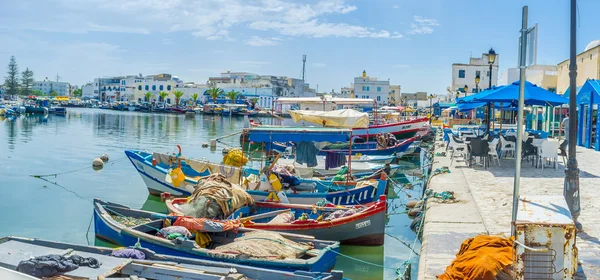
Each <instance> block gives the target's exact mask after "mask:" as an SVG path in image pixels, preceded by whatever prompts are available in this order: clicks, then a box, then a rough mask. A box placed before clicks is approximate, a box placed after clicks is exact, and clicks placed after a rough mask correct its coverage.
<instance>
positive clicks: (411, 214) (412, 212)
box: [408, 208, 421, 217]
mask: <svg viewBox="0 0 600 280" xmlns="http://www.w3.org/2000/svg"><path fill="white" fill-rule="evenodd" d="M419 212H421V208H413V209H410V211H408V216H409V217H416V216H417V215H418V214H419Z"/></svg>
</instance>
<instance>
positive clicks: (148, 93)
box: [144, 92, 152, 102]
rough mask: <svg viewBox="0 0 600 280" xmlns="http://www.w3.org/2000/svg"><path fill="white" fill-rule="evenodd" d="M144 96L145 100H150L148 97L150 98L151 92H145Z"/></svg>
mask: <svg viewBox="0 0 600 280" xmlns="http://www.w3.org/2000/svg"><path fill="white" fill-rule="evenodd" d="M144 97H146V102H150V98H152V92H146V94H145V95H144Z"/></svg>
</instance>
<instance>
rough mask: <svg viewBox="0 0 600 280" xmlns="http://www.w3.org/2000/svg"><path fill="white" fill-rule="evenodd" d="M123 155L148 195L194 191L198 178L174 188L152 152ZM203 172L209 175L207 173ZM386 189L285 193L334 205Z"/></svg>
mask: <svg viewBox="0 0 600 280" xmlns="http://www.w3.org/2000/svg"><path fill="white" fill-rule="evenodd" d="M125 155H127V157H128V158H129V160H130V161H131V163H132V164H133V166H134V167H135V169H136V170H137V171H138V173H139V174H140V176H141V177H142V180H144V183H145V184H146V187H147V188H148V191H149V192H150V194H153V195H160V194H161V193H164V192H166V193H170V194H171V195H173V196H178V197H184V196H189V195H191V194H192V192H193V191H194V186H195V185H196V184H197V183H198V181H195V180H193V179H190V178H186V179H185V181H184V182H183V183H182V184H181V186H180V187H175V186H173V184H171V183H168V182H166V180H165V176H166V174H167V168H165V167H162V166H160V165H156V166H153V165H152V154H149V153H146V152H142V151H132V150H126V151H125ZM183 171H184V173H187V172H186V168H185V166H184V168H183ZM244 172H246V171H244ZM248 173H249V174H250V173H253V172H251V171H248ZM204 175H208V173H206V174H204ZM200 176H202V174H200ZM386 188H387V180H385V179H382V180H379V181H378V183H377V185H376V186H365V187H361V188H352V189H348V190H344V191H338V192H328V193H323V192H310V193H302V192H300V193H287V198H288V200H289V201H290V203H293V204H311V205H312V204H314V203H317V202H319V201H321V200H323V199H326V200H327V201H330V202H332V203H333V204H335V205H354V204H364V203H369V202H373V201H376V200H377V199H378V198H379V196H380V195H383V194H384V193H385V190H386ZM247 192H248V193H249V194H250V195H252V197H253V198H254V199H255V200H256V201H265V200H267V197H268V196H269V194H270V193H269V192H266V191H258V190H248V191H247Z"/></svg>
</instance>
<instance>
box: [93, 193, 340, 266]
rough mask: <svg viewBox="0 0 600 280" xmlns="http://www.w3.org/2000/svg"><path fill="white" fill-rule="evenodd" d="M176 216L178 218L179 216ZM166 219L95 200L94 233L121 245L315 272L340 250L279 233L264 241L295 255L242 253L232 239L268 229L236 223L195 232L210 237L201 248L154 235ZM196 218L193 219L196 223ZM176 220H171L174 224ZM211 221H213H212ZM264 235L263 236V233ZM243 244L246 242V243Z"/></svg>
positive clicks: (336, 244)
mask: <svg viewBox="0 0 600 280" xmlns="http://www.w3.org/2000/svg"><path fill="white" fill-rule="evenodd" d="M175 218H176V219H179V218H181V217H175ZM166 219H169V220H171V219H170V217H169V216H166V215H164V214H159V213H153V212H149V211H143V210H135V209H131V208H129V207H127V206H123V205H119V204H114V203H110V202H104V201H101V200H98V199H96V200H94V227H95V232H96V237H98V238H100V239H104V240H107V241H110V242H112V243H115V244H120V245H122V246H134V245H135V244H136V243H138V242H139V244H140V245H141V246H142V247H143V248H147V249H150V250H152V251H154V252H156V253H159V254H167V255H172V256H179V257H188V258H198V259H208V260H212V261H220V262H227V263H237V264H242V265H250V266H255V267H263V268H268V269H279V270H286V271H296V270H304V271H314V272H327V271H331V269H332V268H333V266H334V265H335V262H336V257H337V254H338V253H339V242H333V241H323V240H318V239H314V238H312V237H309V236H304V235H294V234H288V233H282V234H281V237H283V238H276V237H272V238H273V239H269V240H267V241H271V242H269V244H271V245H273V246H275V245H274V244H281V246H282V247H283V246H291V248H292V249H294V250H295V251H293V252H294V254H295V258H281V259H280V258H276V257H275V258H258V257H248V256H246V257H242V255H238V254H234V253H233V252H232V251H230V250H231V249H230V248H231V247H230V246H234V244H233V243H235V242H238V243H239V242H240V240H239V239H240V238H241V237H246V238H247V239H248V240H252V241H254V242H256V243H260V242H259V240H262V239H261V237H255V238H256V240H254V239H252V238H253V237H252V236H255V235H256V236H262V235H265V234H269V233H270V232H266V231H257V230H253V229H246V228H243V227H237V226H235V227H234V228H233V229H231V230H225V231H222V232H205V233H196V234H197V235H199V234H206V235H207V236H208V237H209V238H208V240H209V241H207V242H206V247H205V248H202V247H200V246H199V245H198V244H197V242H196V241H194V240H188V239H184V238H179V239H174V240H169V239H167V238H162V237H159V236H156V233H157V232H158V231H160V230H161V229H163V224H164V222H165V220H166ZM117 220H121V221H126V222H127V223H128V224H130V225H132V226H127V225H125V224H123V223H122V222H119V221H117ZM197 220H198V219H197ZM197 220H195V221H196V223H199V222H197ZM177 221H179V220H177ZM177 221H176V222H174V223H171V224H174V225H177V224H178V222H177ZM202 221H204V220H202ZM209 221H210V220H209ZM213 223H216V222H214V221H213ZM238 226H239V224H238ZM223 228H224V229H226V228H227V226H223ZM215 231H217V230H215ZM263 239H265V238H264V237H263ZM264 244H265V243H263V245H264ZM221 246H225V247H227V249H222V248H220V247H221ZM245 246H248V245H247V244H246V245H245ZM257 246H260V245H257ZM286 249H287V248H286ZM296 251H298V252H296ZM245 254H248V253H245ZM252 255H254V256H256V255H259V254H258V253H256V254H254V253H252Z"/></svg>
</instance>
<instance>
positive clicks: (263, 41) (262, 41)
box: [245, 36, 281, 47]
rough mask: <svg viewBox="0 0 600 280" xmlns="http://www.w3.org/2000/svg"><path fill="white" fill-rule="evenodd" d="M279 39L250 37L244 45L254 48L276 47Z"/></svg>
mask: <svg viewBox="0 0 600 280" xmlns="http://www.w3.org/2000/svg"><path fill="white" fill-rule="evenodd" d="M279 41H281V39H280V38H261V37H258V36H252V37H250V38H249V39H248V40H247V41H246V43H245V44H246V45H249V46H254V47H264V46H276V45H279Z"/></svg>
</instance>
